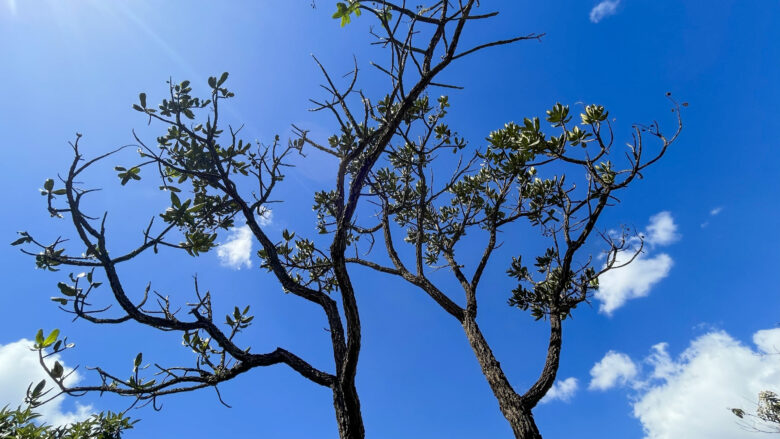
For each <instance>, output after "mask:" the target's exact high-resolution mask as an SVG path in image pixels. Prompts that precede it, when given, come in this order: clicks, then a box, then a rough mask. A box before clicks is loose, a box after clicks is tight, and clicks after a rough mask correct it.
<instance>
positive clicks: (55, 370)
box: [51, 361, 65, 379]
mask: <svg viewBox="0 0 780 439" xmlns="http://www.w3.org/2000/svg"><path fill="white" fill-rule="evenodd" d="M63 372H65V369H64V368H63V367H62V365H61V364H60V362H59V361H55V362H54V367H52V368H51V377H52V378H55V379H59V378H61V377H62V373H63Z"/></svg>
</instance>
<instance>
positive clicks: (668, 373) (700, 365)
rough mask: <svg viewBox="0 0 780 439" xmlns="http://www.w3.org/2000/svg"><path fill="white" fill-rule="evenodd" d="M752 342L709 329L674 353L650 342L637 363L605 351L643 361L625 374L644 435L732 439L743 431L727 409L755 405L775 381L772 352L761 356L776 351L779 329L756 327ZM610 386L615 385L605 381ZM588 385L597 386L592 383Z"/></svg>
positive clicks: (778, 378)
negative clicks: (644, 356)
mask: <svg viewBox="0 0 780 439" xmlns="http://www.w3.org/2000/svg"><path fill="white" fill-rule="evenodd" d="M753 343H754V344H755V348H752V347H749V346H745V345H744V344H742V343H740V342H739V341H737V340H735V339H734V338H732V337H731V336H730V335H729V334H727V333H725V332H723V331H712V332H709V333H707V334H704V335H702V336H700V337H697V338H696V339H694V340H693V341H692V342H691V343H690V345H689V346H688V348H687V349H686V350H685V351H683V353H682V354H680V355H679V356H678V357H677V358H674V357H673V356H672V355H670V354H669V352H668V344H666V343H658V344H656V345H655V346H653V347H652V349H651V353H650V355H649V356H647V357H646V358H645V359H644V360H643V361H642V362H640V363H635V362H634V361H633V360H631V359H630V358H629V357H628V356H627V355H625V354H621V353H616V352H613V351H610V352H609V353H608V354H607V356H612V357H614V356H617V355H619V356H622V357H624V358H623V362H624V363H625V364H629V362H630V364H632V365H634V367H635V368H637V366H638V365H644V366H646V367H645V369H644V371H640V372H638V373H634V374H632V375H631V376H630V377H629V376H628V375H625V377H626V378H625V384H627V385H629V387H630V388H631V389H633V390H631V391H630V392H629V395H630V398H631V404H632V406H633V412H634V413H633V414H634V416H635V417H636V418H637V419H639V421H640V422H641V423H642V427H643V429H644V432H645V439H677V438H686V439H732V438H737V437H739V438H742V437H749V434H748V435H746V433H745V430H744V427H743V426H741V425H740V424H739V423H738V419H737V418H736V417H734V416H732V415H731V413H729V412H728V410H727V409H728V408H729V407H744V408H746V409H748V408H750V407H751V406H755V404H756V401H757V398H758V393H759V392H760V391H762V390H767V389H769V390H773V389H777V383H778V382H780V363H778V361H777V357H776V356H775V355H767V354H776V353H777V352H778V350H777V349H778V347H780V329H768V330H762V331H758V332H756V333H755V334H754V335H753ZM607 356H605V358H607ZM602 362H603V360H602ZM602 362H599V363H597V364H596V366H598V365H599V364H601V363H602ZM596 366H594V369H595V368H596ZM591 374H593V372H591ZM613 376H614V375H613ZM605 382H607V383H609V382H610V381H609V380H606V381H605ZM610 387H615V386H605V388H610ZM591 388H596V389H600V390H603V389H602V388H600V387H594V386H593V382H591ZM751 437H752V436H751Z"/></svg>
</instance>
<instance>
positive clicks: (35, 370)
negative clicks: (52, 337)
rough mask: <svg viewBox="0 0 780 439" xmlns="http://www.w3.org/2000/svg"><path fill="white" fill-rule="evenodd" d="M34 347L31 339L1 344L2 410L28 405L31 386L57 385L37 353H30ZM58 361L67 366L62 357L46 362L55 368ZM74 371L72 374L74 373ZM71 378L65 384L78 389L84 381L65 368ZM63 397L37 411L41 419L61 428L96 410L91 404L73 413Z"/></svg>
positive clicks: (76, 408) (84, 417) (0, 382)
mask: <svg viewBox="0 0 780 439" xmlns="http://www.w3.org/2000/svg"><path fill="white" fill-rule="evenodd" d="M32 345H33V342H32V341H31V340H27V339H24V338H23V339H21V340H19V341H15V342H12V343H8V344H6V345H0V407H3V406H6V405H8V406H9V407H17V406H19V405H21V404H22V403H23V402H24V398H25V395H26V393H27V386H29V385H30V384H31V383H33V384H37V383H38V382H40V381H41V380H43V379H46V380H47V382H48V384H47V386H46V387H47V388H51V387H52V386H53V383H51V381H50V380H48V376H47V375H46V373H45V372H44V371H43V368H42V367H41V365H40V364H39V363H38V353H37V351H32V350H30V347H31V346H32ZM55 361H59V362H60V364H62V365H63V366H64V365H65V363H64V362H63V361H62V359H61V358H60V356H59V355H56V354H55V355H52V356H51V357H49V358H47V359H46V363H47V364H48V365H49V366H50V367H51V366H52V365H53V364H54V362H55ZM71 372H72V373H71ZM68 373H70V376H69V377H68V378H66V379H65V384H66V385H69V386H74V385H76V384H78V383H79V381H81V376H80V375H79V374H78V372H75V371H73V369H71V368H68V367H65V375H67V374H68ZM63 401H64V398H63V397H62V396H60V397H57V398H55V399H54V400H53V401H50V402H48V403H46V404H44V405H42V406H40V407H38V408H37V409H36V411H37V412H38V413H40V414H41V420H42V421H43V422H46V423H47V424H50V425H54V426H61V425H66V424H71V423H73V422H77V421H81V420H84V419H86V418H88V417H89V416H90V415H91V414H92V412H94V409H93V407H92V406H91V405H81V404H79V403H76V407H75V411H72V412H69V411H65V410H63V407H62V403H63Z"/></svg>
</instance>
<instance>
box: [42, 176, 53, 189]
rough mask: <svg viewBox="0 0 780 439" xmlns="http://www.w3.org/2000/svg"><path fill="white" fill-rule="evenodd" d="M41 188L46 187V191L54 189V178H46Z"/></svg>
mask: <svg viewBox="0 0 780 439" xmlns="http://www.w3.org/2000/svg"><path fill="white" fill-rule="evenodd" d="M43 188H44V189H46V190H47V191H50V190H52V189H54V180H52V179H51V178H49V179H47V180H46V181H45V182H44V183H43Z"/></svg>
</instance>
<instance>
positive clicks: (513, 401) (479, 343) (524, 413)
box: [463, 315, 542, 439]
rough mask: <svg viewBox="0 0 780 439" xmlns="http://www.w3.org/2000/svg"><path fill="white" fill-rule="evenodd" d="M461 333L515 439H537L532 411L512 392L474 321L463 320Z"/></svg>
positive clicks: (469, 318)
mask: <svg viewBox="0 0 780 439" xmlns="http://www.w3.org/2000/svg"><path fill="white" fill-rule="evenodd" d="M463 329H464V331H465V332H466V337H467V338H468V340H469V344H471V348H472V349H473V350H474V354H475V355H476V357H477V360H478V361H479V365H480V367H481V368H482V373H483V374H484V375H485V378H486V379H487V382H488V384H489V385H490V389H491V390H492V391H493V395H494V396H495V397H496V400H498V406H499V408H500V409H501V413H502V414H503V415H504V417H505V418H506V420H507V421H508V422H509V425H510V426H511V427H512V432H513V433H514V435H515V438H517V439H541V437H542V435H541V434H540V433H539V429H538V428H537V427H536V422H535V421H534V417H533V414H532V413H531V408H532V407H527V406H526V402H525V401H524V400H523V398H522V397H521V396H520V395H518V394H517V392H515V390H514V389H513V388H512V385H511V384H509V380H507V378H506V375H504V371H503V370H502V369H501V363H499V362H498V361H497V360H496V358H495V356H494V355H493V351H492V350H491V349H490V345H488V343H487V341H486V340H485V337H484V336H483V335H482V331H481V330H480V329H479V326H478V325H477V322H476V320H475V319H474V318H473V317H472V316H468V315H467V316H466V317H465V318H464V320H463Z"/></svg>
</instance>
